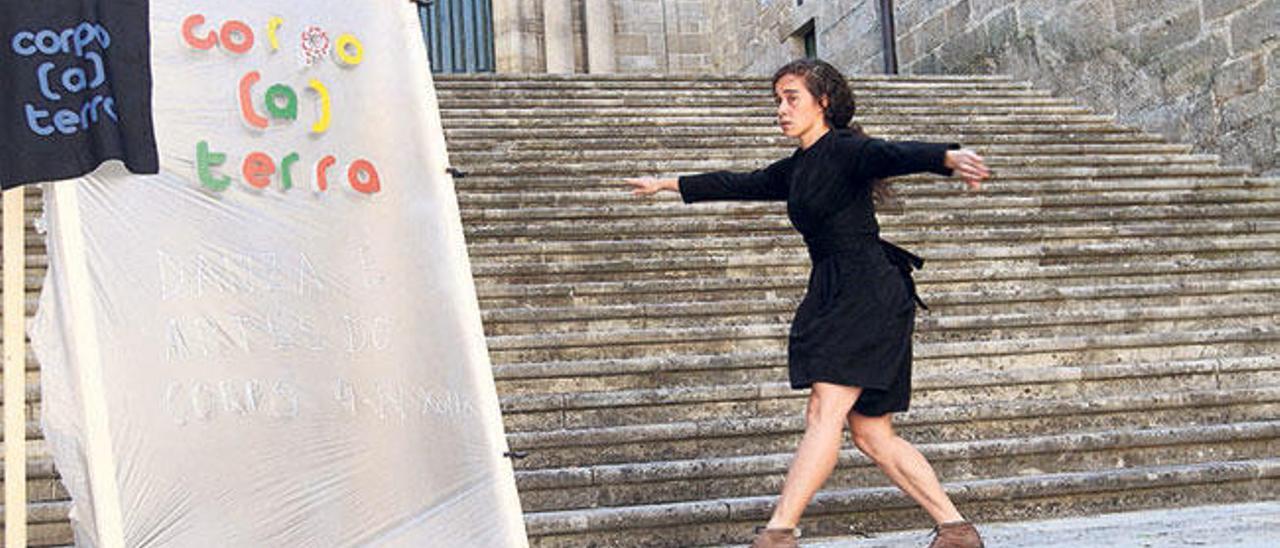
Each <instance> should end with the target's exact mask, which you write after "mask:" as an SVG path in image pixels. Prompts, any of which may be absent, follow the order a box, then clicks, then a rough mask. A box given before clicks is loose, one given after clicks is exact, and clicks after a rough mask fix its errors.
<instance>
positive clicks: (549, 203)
mask: <svg viewBox="0 0 1280 548" xmlns="http://www.w3.org/2000/svg"><path fill="white" fill-rule="evenodd" d="M481 182H483V183H485V184H483V185H477V183H481ZM550 182H552V181H548V180H544V181H543V183H544V186H545V187H546V188H539V187H534V188H510V187H511V186H512V185H511V183H509V182H506V181H501V180H497V179H494V178H489V179H488V180H484V181H481V180H480V179H474V180H473V179H470V178H467V179H463V180H461V181H459V182H458V184H459V185H465V186H460V187H459V188H458V189H457V190H458V203H459V205H460V206H461V207H462V208H463V209H474V208H480V207H485V208H490V209H519V208H529V207H563V206H588V205H590V206H600V205H613V204H619V205H637V204H638V203H647V204H670V205H679V204H681V203H682V202H681V200H680V196H679V195H677V194H675V193H670V192H664V193H662V194H656V195H653V196H648V197H645V198H644V199H643V200H641V199H639V198H637V197H636V196H634V195H632V194H631V193H630V192H627V191H626V189H627V188H629V187H627V186H625V185H623V184H622V182H621V181H616V182H606V183H605V184H599V183H597V182H594V181H593V182H591V183H590V184H583V181H582V180H580V179H575V180H560V181H554V182H555V183H557V184H563V185H564V186H565V187H567V188H565V189H561V188H554V187H552V186H551V185H548V184H546V183H550ZM475 186H482V187H484V188H479V189H477V188H474V187H475ZM575 187H576V190H575V189H574V188H575ZM606 188H607V189H606ZM1218 190H1247V191H1250V192H1255V193H1260V194H1265V193H1270V194H1275V193H1278V192H1280V183H1277V184H1271V183H1268V182H1262V181H1250V180H1248V179H1244V178H1241V177H1234V176H1230V177H1167V178H1152V179H1120V180H1115V181H1091V180H1087V179H1086V180H1078V181H1020V180H1016V179H1012V178H1005V179H1002V180H999V181H990V180H988V181H985V182H984V183H983V185H982V191H981V192H982V194H983V195H987V196H1005V195H1013V196H1022V197H1026V196H1044V195H1059V194H1067V195H1070V196H1074V197H1077V198H1079V197H1083V196H1085V195H1099V194H1103V195H1105V194H1109V193H1128V192H1147V193H1149V194H1157V193H1156V192H1151V191H1159V192H1160V193H1165V192H1175V193H1177V192H1186V191H1199V192H1216V191H1218ZM893 191H894V193H895V194H897V196H898V198H899V200H900V201H902V202H903V204H904V207H910V206H911V204H912V201H913V200H914V199H916V198H922V197H943V198H955V197H956V195H957V192H956V188H955V187H954V186H952V185H950V184H938V181H937V180H926V179H922V178H917V179H898V180H895V181H894V182H893ZM961 196H963V194H961ZM1157 199H1158V198H1157ZM912 209H914V208H912ZM886 213H887V212H886Z"/></svg>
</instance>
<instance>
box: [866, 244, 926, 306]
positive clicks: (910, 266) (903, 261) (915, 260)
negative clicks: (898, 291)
mask: <svg viewBox="0 0 1280 548" xmlns="http://www.w3.org/2000/svg"><path fill="white" fill-rule="evenodd" d="M876 239H877V240H880V247H881V248H883V249H884V255H885V257H887V258H888V259H889V264H892V265H893V266H895V267H897V269H898V272H899V273H901V274H902V281H903V282H905V283H906V284H907V292H909V293H911V299H912V300H914V301H915V302H916V304H917V305H918V306H920V308H923V309H925V310H928V309H929V306H928V305H926V304H924V301H923V300H921V299H920V294H919V293H916V281H915V280H914V279H912V278H911V271H912V270H919V269H921V268H924V259H921V258H920V256H919V255H916V254H914V253H912V252H910V251H907V250H905V249H902V248H901V247H898V246H896V245H894V244H892V243H890V242H887V241H885V240H884V239H882V238H876Z"/></svg>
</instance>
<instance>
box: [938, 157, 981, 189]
mask: <svg viewBox="0 0 1280 548" xmlns="http://www.w3.org/2000/svg"><path fill="white" fill-rule="evenodd" d="M943 163H944V164H945V165H946V166H947V168H949V169H951V170H952V171H954V172H955V175H958V176H960V177H961V178H963V179H964V182H965V183H967V184H968V185H969V190H981V189H982V181H983V180H985V179H987V178H988V177H990V176H991V170H990V169H987V164H986V162H985V161H983V159H982V157H981V156H978V153H977V152H974V151H972V150H969V149H967V148H962V149H959V150H948V151H947V157H946V159H945V160H944V162H943Z"/></svg>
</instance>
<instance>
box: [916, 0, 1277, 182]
mask: <svg viewBox="0 0 1280 548" xmlns="http://www.w3.org/2000/svg"><path fill="white" fill-rule="evenodd" d="M896 4H897V11H896V14H895V17H896V20H897V21H896V22H897V27H898V40H897V42H898V55H899V59H900V63H901V67H902V71H903V72H904V73H916V74H938V73H957V74H960V73H978V74H989V73H1000V74H1011V75H1013V76H1016V77H1019V78H1025V79H1029V80H1033V81H1035V82H1036V83H1037V84H1038V85H1039V86H1042V87H1045V88H1048V89H1052V90H1054V91H1055V92H1056V93H1058V94H1060V95H1064V96H1068V97H1073V98H1076V99H1080V100H1083V101H1085V102H1086V103H1088V104H1090V105H1091V106H1093V107H1094V108H1095V109H1097V110H1098V111H1100V112H1104V113H1109V114H1115V115H1117V117H1118V118H1119V120H1120V121H1121V122H1122V123H1125V124H1130V125H1136V126H1139V127H1142V128H1143V129H1145V130H1148V131H1152V132H1156V133H1161V134H1163V135H1165V136H1166V137H1168V138H1169V139H1171V140H1175V141H1179V142H1187V143H1192V144H1195V145H1196V148H1197V150H1198V151H1200V152H1205V153H1212V154H1219V155H1221V156H1222V158H1223V162H1224V163H1225V164H1228V165H1240V166H1248V167H1250V168H1251V169H1252V170H1253V171H1254V172H1255V173H1259V174H1265V175H1280V161H1278V160H1277V158H1280V148H1278V145H1277V142H1280V126H1278V125H1277V114H1278V113H1280V95H1278V94H1277V81H1278V80H1280V70H1278V69H1277V59H1276V57H1277V51H1276V47H1277V45H1280V0H1065V1H1049V0H898V2H896Z"/></svg>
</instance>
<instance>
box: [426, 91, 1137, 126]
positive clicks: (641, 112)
mask: <svg viewBox="0 0 1280 548" xmlns="http://www.w3.org/2000/svg"><path fill="white" fill-rule="evenodd" d="M503 103H506V101H503ZM514 103H517V104H509V105H507V106H505V107H503V108H487V107H479V108H476V107H467V106H463V105H449V106H447V107H441V108H440V117H441V119H442V120H458V119H470V120H477V119H485V118H490V117H492V118H497V119H514V120H526V121H541V122H551V121H558V120H559V119H564V118H568V119H575V120H576V119H581V118H586V117H592V116H602V117H609V118H617V119H635V118H682V117H700V116H713V117H741V118H744V119H745V118H766V119H768V120H771V121H774V122H775V123H776V121H777V115H778V108H777V107H776V106H774V105H772V104H771V102H768V101H754V102H751V103H746V104H743V103H742V102H739V101H732V102H723V101H722V102H709V104H658V105H655V106H640V105H618V106H591V105H581V104H578V103H577V102H569V101H557V102H555V105H554V106H547V107H538V106H524V105H520V104H518V103H520V101H515V102H514ZM938 116H946V117H951V118H956V119H959V120H967V121H971V122H981V121H985V120H1000V121H1005V120H1027V121H1042V122H1043V121H1050V122H1073V121H1082V122H1098V121H1104V120H1113V118H1108V117H1107V116H1106V115H1102V114H1095V113H1094V111H1092V110H1090V109H1088V108H1086V107H1081V106H1075V105H1073V104H1071V103H1070V102H1061V101H1055V100H1047V101H1046V100H1042V99H1035V100H1029V101H1028V100H1019V99H1004V100H1000V99H996V100H994V101H990V102H987V103H978V102H975V101H967V102H964V103H962V102H958V101H957V102H953V103H950V104H947V103H942V104H939V101H936V100H932V99H927V98H921V99H886V100H879V101H876V102H875V103H874V104H873V105H871V106H863V107H860V108H859V109H858V120H857V123H859V124H862V123H864V122H865V123H867V124H895V125H904V124H910V123H913V122H919V121H921V120H927V119H929V118H933V117H938Z"/></svg>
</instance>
